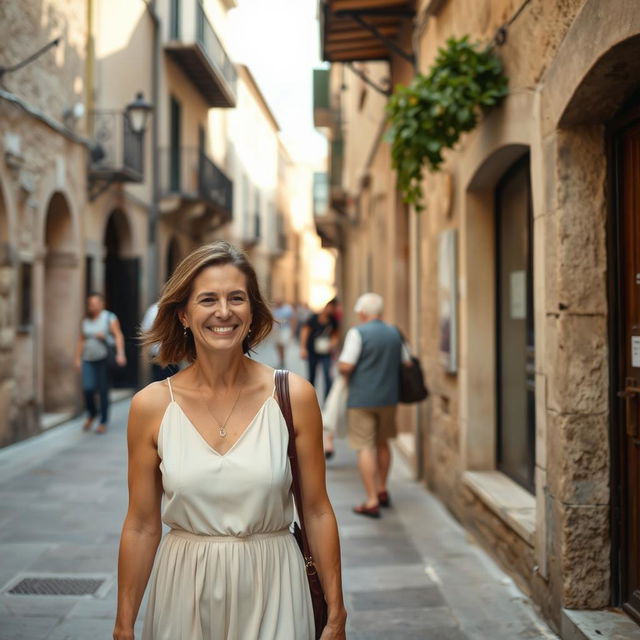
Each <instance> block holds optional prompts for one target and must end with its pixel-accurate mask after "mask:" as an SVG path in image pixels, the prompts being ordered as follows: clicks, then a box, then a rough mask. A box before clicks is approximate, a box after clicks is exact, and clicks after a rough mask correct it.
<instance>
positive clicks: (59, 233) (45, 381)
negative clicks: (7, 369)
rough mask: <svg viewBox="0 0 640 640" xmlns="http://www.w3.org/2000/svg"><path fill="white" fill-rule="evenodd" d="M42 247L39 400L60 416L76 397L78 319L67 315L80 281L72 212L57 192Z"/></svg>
mask: <svg viewBox="0 0 640 640" xmlns="http://www.w3.org/2000/svg"><path fill="white" fill-rule="evenodd" d="M44 245H45V264H44V288H43V305H42V309H43V323H42V354H43V361H42V362H43V370H42V377H41V379H42V385H43V388H42V390H43V395H42V399H43V410H44V411H45V412H46V413H59V412H67V411H72V410H73V408H74V406H75V400H76V395H77V376H76V371H75V367H74V364H73V358H74V354H75V340H76V336H77V326H78V322H79V319H77V318H70V313H71V314H73V313H74V310H75V309H76V308H77V292H78V291H79V288H78V287H79V282H80V270H79V268H78V265H79V263H78V255H77V250H76V247H75V246H74V233H73V220H72V216H71V210H70V208H69V202H68V201H67V199H66V197H65V196H64V195H63V194H62V193H60V192H55V193H54V194H53V195H52V196H51V199H50V200H49V204H48V206H47V210H46V216H45V226H44Z"/></svg>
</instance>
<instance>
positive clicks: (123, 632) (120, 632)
mask: <svg viewBox="0 0 640 640" xmlns="http://www.w3.org/2000/svg"><path fill="white" fill-rule="evenodd" d="M113 640H135V638H134V635H133V627H126V628H122V627H119V626H117V625H116V627H115V629H114V630H113Z"/></svg>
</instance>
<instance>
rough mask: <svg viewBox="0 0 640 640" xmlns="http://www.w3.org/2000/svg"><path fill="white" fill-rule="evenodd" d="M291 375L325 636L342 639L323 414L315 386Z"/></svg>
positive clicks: (306, 516)
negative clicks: (323, 603)
mask: <svg viewBox="0 0 640 640" xmlns="http://www.w3.org/2000/svg"><path fill="white" fill-rule="evenodd" d="M289 377H290V383H289V384H290V394H291V409H292V413H293V423H294V425H295V432H296V452H297V456H298V465H299V469H300V484H301V489H302V501H303V504H302V511H303V513H304V520H305V528H306V531H307V537H308V539H309V545H310V547H311V553H312V554H313V559H314V561H315V564H316V567H317V569H318V574H319V576H320V581H321V582H322V588H323V590H324V595H325V599H326V601H327V606H328V610H329V621H328V625H327V630H326V632H325V633H324V634H323V635H322V638H323V640H324V639H325V638H327V639H328V638H331V639H333V638H336V639H340V638H344V637H345V636H344V633H345V631H344V626H345V621H346V611H345V608H344V600H343V595H342V576H341V568H340V541H339V538H338V525H337V522H336V517H335V514H334V512H333V508H332V507H331V503H330V502H329V496H328V495H327V488H326V482H325V458H324V450H323V446H322V416H321V414H320V407H319V406H318V399H317V396H316V392H315V390H314V388H313V387H312V386H311V385H310V384H309V383H308V382H307V381H306V380H304V379H302V378H301V377H300V376H296V375H290V376H289Z"/></svg>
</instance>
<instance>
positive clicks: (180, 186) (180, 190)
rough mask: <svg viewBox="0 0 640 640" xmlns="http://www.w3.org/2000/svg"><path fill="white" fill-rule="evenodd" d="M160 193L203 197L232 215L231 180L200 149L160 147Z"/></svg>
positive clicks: (196, 198) (192, 198) (185, 196)
mask: <svg viewBox="0 0 640 640" xmlns="http://www.w3.org/2000/svg"><path fill="white" fill-rule="evenodd" d="M160 194H161V196H168V195H179V196H181V197H183V198H187V199H190V200H203V201H204V202H206V203H207V204H209V205H212V206H213V207H215V208H216V209H218V210H219V211H222V212H224V213H226V214H227V215H228V216H231V213H232V211H233V183H232V182H231V180H229V178H228V177H227V176H226V175H225V173H224V172H223V171H222V170H221V169H220V168H218V166H217V165H216V164H215V162H213V160H211V158H209V156H207V154H206V153H204V152H203V151H202V150H200V149H197V148H192V147H169V148H164V149H161V150H160Z"/></svg>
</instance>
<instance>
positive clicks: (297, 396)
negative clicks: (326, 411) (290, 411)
mask: <svg viewBox="0 0 640 640" xmlns="http://www.w3.org/2000/svg"><path fill="white" fill-rule="evenodd" d="M289 395H290V396H291V402H292V403H295V404H299V405H305V404H308V403H312V404H316V405H317V404H318V396H317V395H316V390H315V389H314V388H313V385H312V384H311V383H310V382H309V381H308V380H306V379H305V378H303V377H302V376H300V375H298V374H297V373H293V372H292V371H291V372H289Z"/></svg>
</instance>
